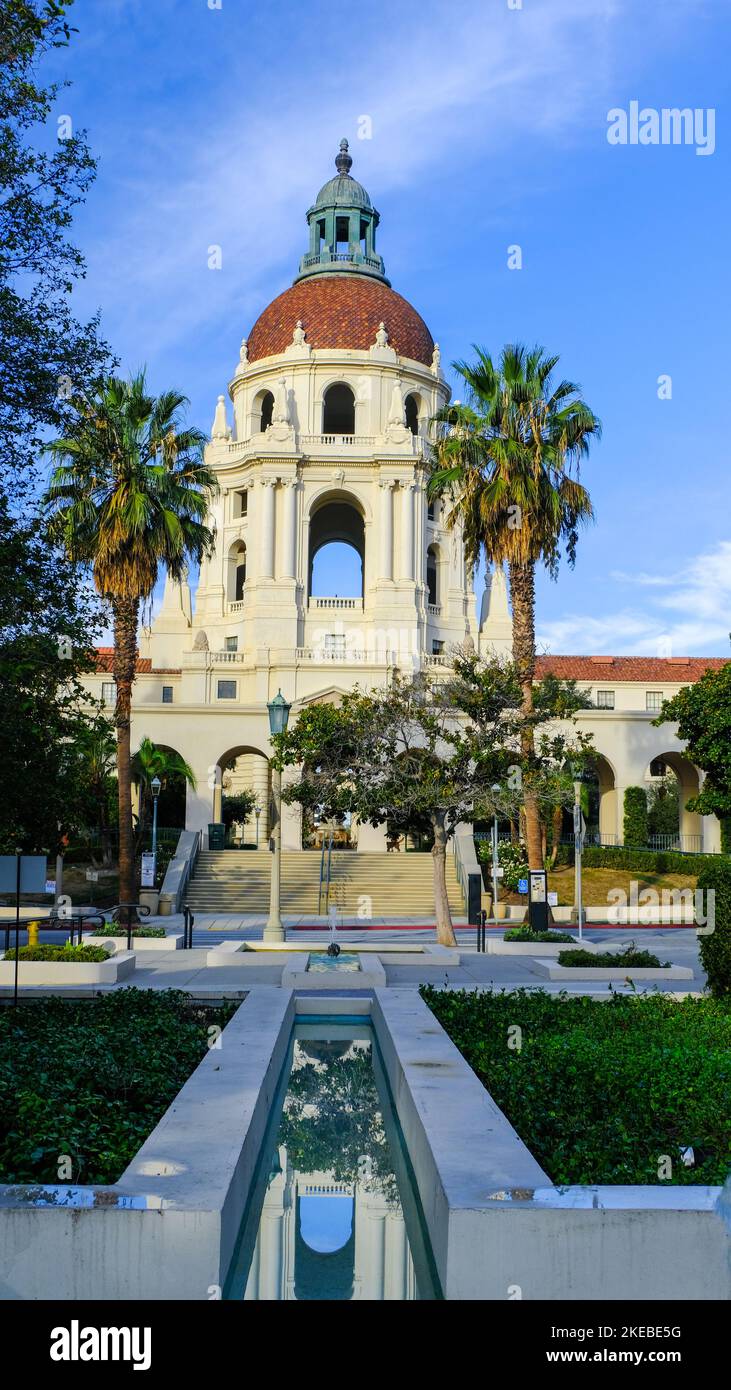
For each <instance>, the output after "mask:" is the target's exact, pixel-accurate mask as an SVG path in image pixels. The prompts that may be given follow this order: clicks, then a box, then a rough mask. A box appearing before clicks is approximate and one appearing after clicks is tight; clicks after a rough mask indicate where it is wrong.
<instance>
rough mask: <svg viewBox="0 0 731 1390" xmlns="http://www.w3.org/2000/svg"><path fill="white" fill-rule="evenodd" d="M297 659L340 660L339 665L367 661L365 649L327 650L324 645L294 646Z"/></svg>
mask: <svg viewBox="0 0 731 1390" xmlns="http://www.w3.org/2000/svg"><path fill="white" fill-rule="evenodd" d="M295 657H296V659H297V661H314V662H319V661H323V662H340V664H341V665H348V664H349V663H350V662H358V661H367V660H368V652H366V651H355V650H353V651H332V652H331V651H327V650H326V649H325V648H324V647H297V648H295Z"/></svg>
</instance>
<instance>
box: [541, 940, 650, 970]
mask: <svg viewBox="0 0 731 1390" xmlns="http://www.w3.org/2000/svg"><path fill="white" fill-rule="evenodd" d="M558 963H559V965H569V966H574V965H591V966H594V967H599V966H602V967H607V966H609V968H610V969H612V968H613V967H615V966H616V967H624V968H626V969H627V970H631V969H634V970H655V969H661V968H662V969H663V970H665V969H667V968H668V967H669V965H670V961H669V960H665V961H663V962H662V966H661V965H660V961H659V960H658V957H657V956H654V955H653V954H652V951H637V950H635V947H634V946H633V945H632V943H630V945H629V946H626V947H625V949H624V950H623V951H585V950H583V949H582V948H581V947H578V948H577V949H576V950H575V951H561V952H560V954H559V957H558Z"/></svg>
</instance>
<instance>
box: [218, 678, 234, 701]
mask: <svg viewBox="0 0 731 1390" xmlns="http://www.w3.org/2000/svg"><path fill="white" fill-rule="evenodd" d="M218 698H219V700H235V699H236V681H219V682H218Z"/></svg>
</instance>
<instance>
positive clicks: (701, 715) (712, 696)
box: [652, 662, 731, 821]
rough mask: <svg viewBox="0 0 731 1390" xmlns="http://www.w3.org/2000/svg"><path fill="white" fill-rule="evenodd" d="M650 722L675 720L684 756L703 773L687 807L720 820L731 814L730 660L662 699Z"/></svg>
mask: <svg viewBox="0 0 731 1390" xmlns="http://www.w3.org/2000/svg"><path fill="white" fill-rule="evenodd" d="M652 722H653V724H655V725H661V724H668V723H675V724H677V726H678V737H679V738H681V739H683V741H684V743H685V744H686V751H687V756H688V757H689V758H690V761H691V762H692V763H695V766H696V767H699V768H701V769H702V771H703V772H705V774H706V775H705V778H704V781H703V786H702V787H701V790H700V792H699V794H698V796H694V797H691V799H690V801H688V802H687V803H686V809H687V810H688V811H696V812H697V813H698V814H699V815H701V816H718V817H719V819H720V820H722V821H723V820H725V819H726V817H728V816H731V662H729V663H728V665H726V666H722V667H721V669H720V670H719V671H706V672H705V673H704V675H702V676H701V678H700V680H698V681H695V683H694V684H693V685H686V686H683V689H682V690H679V691H678V693H677V695H673V697H672V699H670V700H664V701H663V706H662V709H661V710H660V713H659V714H658V716H657V719H653V721H652Z"/></svg>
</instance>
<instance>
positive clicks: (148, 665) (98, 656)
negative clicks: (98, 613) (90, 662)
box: [94, 647, 181, 676]
mask: <svg viewBox="0 0 731 1390" xmlns="http://www.w3.org/2000/svg"><path fill="white" fill-rule="evenodd" d="M94 658H95V661H96V668H97V671H101V672H102V673H103V674H104V675H109V676H111V675H113V674H114V673H113V670H112V664H113V660H114V647H95V648H94ZM180 670H181V668H180V667H179V666H178V667H173V666H171V667H166V666H153V664H152V661H151V660H150V658H149V656H138V658H137V674H138V675H146V676H179V675H180Z"/></svg>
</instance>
